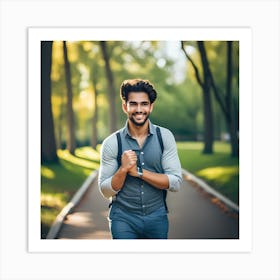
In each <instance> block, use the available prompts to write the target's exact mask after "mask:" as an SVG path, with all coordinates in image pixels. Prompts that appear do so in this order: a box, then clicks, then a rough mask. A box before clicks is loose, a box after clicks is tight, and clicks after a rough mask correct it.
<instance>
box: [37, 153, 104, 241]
mask: <svg viewBox="0 0 280 280" xmlns="http://www.w3.org/2000/svg"><path fill="white" fill-rule="evenodd" d="M58 157H59V162H58V163H56V164H45V165H42V166H41V238H46V236H47V233H48V231H49V229H50V227H51V225H52V223H53V222H54V220H55V218H56V216H57V215H58V214H59V213H60V211H61V210H62V209H63V207H64V206H65V205H66V204H67V203H68V202H69V201H70V200H71V198H72V197H73V195H74V194H75V192H76V191H77V190H78V189H79V188H80V186H81V185H82V183H83V182H84V180H85V179H86V178H87V177H88V176H89V174H90V173H91V172H92V171H93V170H95V169H97V168H98V167H99V153H98V152H96V151H95V150H93V149H92V148H89V147H83V148H79V149H77V150H76V151H75V156H73V155H71V154H70V153H69V152H68V151H67V150H58Z"/></svg>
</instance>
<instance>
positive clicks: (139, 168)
mask: <svg viewBox="0 0 280 280" xmlns="http://www.w3.org/2000/svg"><path fill="white" fill-rule="evenodd" d="M137 174H138V177H139V178H140V179H142V176H143V169H142V167H137Z"/></svg>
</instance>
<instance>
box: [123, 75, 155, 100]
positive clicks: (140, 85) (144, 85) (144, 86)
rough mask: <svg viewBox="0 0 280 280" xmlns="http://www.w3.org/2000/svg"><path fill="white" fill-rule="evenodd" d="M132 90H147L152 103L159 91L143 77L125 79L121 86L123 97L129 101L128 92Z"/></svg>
mask: <svg viewBox="0 0 280 280" xmlns="http://www.w3.org/2000/svg"><path fill="white" fill-rule="evenodd" d="M130 92H146V93H147V94H148V96H149V99H150V102H151V103H154V101H155V100H156V98H157V92H156V90H155V89H154V86H153V85H152V84H151V83H150V82H149V81H148V80H143V79H130V80H124V81H123V82H122V84H121V87H120V97H121V99H122V100H123V101H125V102H127V100H128V94H129V93H130Z"/></svg>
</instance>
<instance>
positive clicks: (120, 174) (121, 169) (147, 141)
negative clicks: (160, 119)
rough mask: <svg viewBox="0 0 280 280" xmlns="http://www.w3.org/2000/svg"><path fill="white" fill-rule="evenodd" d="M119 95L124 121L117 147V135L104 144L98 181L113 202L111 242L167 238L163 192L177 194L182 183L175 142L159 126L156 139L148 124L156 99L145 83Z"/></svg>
mask: <svg viewBox="0 0 280 280" xmlns="http://www.w3.org/2000/svg"><path fill="white" fill-rule="evenodd" d="M120 96H121V99H122V109H123V111H124V113H125V114H126V115H127V122H126V125H125V127H124V128H122V129H121V130H119V137H120V142H118V140H117V133H113V134H112V135H110V136H109V137H108V138H106V139H105V140H104V142H103V144H102V148H101V163H100V172H99V179H98V184H99V188H100V191H101V193H102V194H103V196H104V197H106V198H108V199H111V200H112V205H111V209H110V213H109V226H110V230H111V234H112V238H113V239H146V238H149V239H154V238H156V239H166V238H168V217H167V212H168V211H167V207H166V203H165V195H166V191H167V190H168V191H178V190H179V188H180V185H181V182H182V177H181V165H180V161H179V158H178V154H177V149H176V143H175V139H174V136H173V134H172V133H171V132H170V131H169V130H168V129H166V128H163V127H160V133H159V134H160V135H158V132H157V130H156V128H157V126H155V125H153V124H152V123H151V121H150V120H149V115H150V113H151V112H152V110H153V107H154V101H155V100H156V98H157V92H156V90H155V89H154V87H153V85H152V84H151V83H150V82H149V81H147V80H141V79H133V80H125V81H124V82H123V83H122V85H121V87H120ZM161 141H162V143H161ZM161 144H163V145H161ZM120 146H121V149H122V150H121V152H122V154H121V158H120V157H119V160H118V151H119V147H120Z"/></svg>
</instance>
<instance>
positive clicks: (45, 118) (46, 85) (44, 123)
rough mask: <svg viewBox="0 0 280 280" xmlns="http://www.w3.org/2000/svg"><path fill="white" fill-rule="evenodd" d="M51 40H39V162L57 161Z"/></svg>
mask: <svg viewBox="0 0 280 280" xmlns="http://www.w3.org/2000/svg"><path fill="white" fill-rule="evenodd" d="M52 43H53V42H52V41H41V163H46V162H57V161H58V157H57V154H56V142H55V134H54V122H53V114H52V106H51V68H52Z"/></svg>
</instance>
